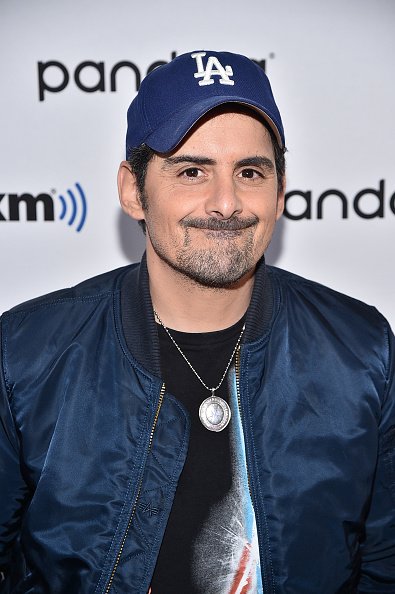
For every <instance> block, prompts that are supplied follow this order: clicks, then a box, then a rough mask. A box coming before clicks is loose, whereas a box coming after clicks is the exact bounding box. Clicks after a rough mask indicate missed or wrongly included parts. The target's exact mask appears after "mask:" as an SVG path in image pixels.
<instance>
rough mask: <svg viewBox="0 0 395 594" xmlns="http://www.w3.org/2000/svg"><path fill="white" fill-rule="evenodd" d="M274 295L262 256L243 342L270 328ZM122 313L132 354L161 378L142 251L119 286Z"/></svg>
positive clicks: (145, 262) (155, 333) (144, 258)
mask: <svg viewBox="0 0 395 594" xmlns="http://www.w3.org/2000/svg"><path fill="white" fill-rule="evenodd" d="M273 309H274V296H273V285H272V281H271V278H270V275H269V274H267V271H266V264H265V260H264V258H262V259H261V260H260V261H259V262H258V265H257V268H256V271H255V278H254V288H253V291H252V295H251V301H250V305H249V307H248V310H247V315H246V329H245V332H244V337H243V343H251V342H255V341H256V340H258V339H261V338H263V336H265V335H266V334H267V332H268V331H269V330H270V326H271V320H272V317H273ZM121 316H122V326H123V332H124V336H125V341H126V344H127V347H128V349H129V351H130V352H131V354H132V355H133V357H134V358H135V359H136V360H137V361H138V362H139V363H140V365H142V366H143V367H145V369H147V370H148V371H150V373H152V374H153V375H155V376H157V377H160V376H161V370H160V351H159V339H158V330H157V324H156V322H155V318H154V313H153V308H152V301H151V295H150V290H149V277H148V270H147V260H146V256H145V254H144V255H143V257H142V259H141V263H140V264H139V265H137V266H133V267H132V268H130V269H129V270H128V272H127V274H126V275H125V276H124V278H123V280H122V285H121Z"/></svg>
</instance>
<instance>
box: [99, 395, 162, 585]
mask: <svg viewBox="0 0 395 594" xmlns="http://www.w3.org/2000/svg"><path fill="white" fill-rule="evenodd" d="M164 395H165V384H162V387H161V390H160V394H159V401H158V406H157V408H156V412H155V417H154V422H153V424H152V428H151V433H150V438H149V442H148V451H147V454H149V453H150V451H151V448H152V441H153V439H154V433H155V427H156V424H157V422H158V417H159V412H160V409H161V406H162V402H163V398H164ZM143 475H144V473H143V474H142V475H141V479H140V482H139V486H138V489H137V495H136V499H135V502H134V504H133V508H132V512H131V514H130V518H129V522H128V525H127V527H126V530H125V534H124V536H123V539H122V542H121V546H120V548H119V551H118V555H117V557H116V559H115V563H114V567H113V568H112V572H111V575H110V579H109V581H108V584H107V587H106V589H105V594H108V593H109V592H110V590H111V586H112V583H113V580H114V576H115V573H116V571H117V568H118V565H119V562H120V560H121V556H122V551H123V548H124V546H125V542H126V539H127V536H128V533H129V529H130V526H131V525H132V521H133V517H134V514H135V512H136V508H137V503H138V500H139V497H140V492H141V487H142V484H143Z"/></svg>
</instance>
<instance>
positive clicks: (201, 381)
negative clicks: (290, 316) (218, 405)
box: [154, 309, 245, 396]
mask: <svg viewBox="0 0 395 594" xmlns="http://www.w3.org/2000/svg"><path fill="white" fill-rule="evenodd" d="M154 315H155V317H156V319H157V320H158V322H159V324H160V325H161V326H162V327H163V328H164V329H165V331H166V332H167V335H168V336H169V338H170V340H171V341H172V343H173V344H174V346H175V347H176V349H177V350H178V352H179V353H180V355H181V356H182V357H183V358H184V359H185V361H186V363H187V364H188V366H189V367H190V369H191V370H192V371H193V373H194V374H195V375H196V377H197V378H198V380H199V381H200V383H201V384H202V385H203V386H204V387H205V388H206V390H208V391H209V392H211V394H212V396H214V392H216V391H217V390H218V389H219V388H220V387H221V385H222V382H223V381H224V379H225V376H226V374H227V373H228V369H229V367H230V365H231V363H232V361H233V357H234V356H235V352H236V351H237V348H238V346H239V344H240V341H241V339H242V336H243V334H244V330H245V324H244V325H243V328H242V329H241V332H240V335H239V338H238V339H237V342H236V344H235V348H234V349H233V351H232V354H231V356H230V359H229V361H228V364H227V366H226V368H225V371H224V373H223V375H222V377H221V379H220V382H219V384H218V386H216V387H215V388H209V387H208V386H207V384H205V383H204V381H203V380H202V378H201V377H200V375H199V374H198V372H197V371H196V369H194V368H193V366H192V364H191V363H190V362H189V361H188V359H187V358H186V356H185V355H184V353H183V352H182V350H181V349H180V347H179V346H178V344H177V343H176V341H175V340H174V338H173V337H172V335H171V334H170V332H169V329H168V328H167V327H166V326H165V325H164V323H163V322H162V320H161V319H160V317H159V316H158V314H157V312H156V311H155V309H154Z"/></svg>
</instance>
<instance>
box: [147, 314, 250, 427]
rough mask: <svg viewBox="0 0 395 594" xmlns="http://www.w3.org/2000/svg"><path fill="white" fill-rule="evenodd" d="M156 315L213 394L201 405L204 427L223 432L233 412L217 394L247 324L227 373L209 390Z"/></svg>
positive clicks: (156, 315) (201, 419)
mask: <svg viewBox="0 0 395 594" xmlns="http://www.w3.org/2000/svg"><path fill="white" fill-rule="evenodd" d="M154 314H155V318H156V319H157V320H158V322H159V324H160V325H161V326H162V327H163V328H164V330H165V331H166V333H167V335H168V336H169V338H170V340H171V341H172V343H173V344H174V346H175V347H176V349H177V350H178V352H179V353H180V355H181V356H182V357H183V358H184V360H185V361H186V363H187V364H188V366H189V367H190V369H191V370H192V371H193V373H194V374H195V375H196V377H197V378H198V380H199V381H200V383H201V384H202V385H203V386H204V387H205V388H206V390H208V391H209V392H211V396H209V397H208V398H206V399H205V400H203V402H202V403H201V405H200V407H199V418H200V421H201V422H202V425H203V426H204V427H205V428H206V429H208V430H209V431H217V432H218V431H222V429H225V427H226V426H227V425H228V423H229V421H230V417H231V411H230V407H229V404H228V403H227V402H226V401H225V400H224V399H223V398H220V397H219V396H216V395H215V392H216V391H217V390H218V389H219V388H220V387H221V385H222V382H223V381H224V379H225V376H226V374H227V373H228V369H229V367H230V365H231V363H232V361H233V357H234V356H235V353H236V351H237V349H238V346H239V344H240V341H241V338H242V336H243V333H244V330H245V324H244V326H243V328H242V329H241V332H240V335H239V338H238V339H237V342H236V344H235V348H234V349H233V351H232V354H231V356H230V359H229V361H228V364H227V366H226V368H225V371H224V373H223V374H222V377H221V379H220V381H219V384H218V386H216V387H215V388H209V387H208V386H207V384H205V383H204V381H203V380H202V378H201V377H200V375H199V374H198V372H197V371H196V369H194V367H193V366H192V364H191V363H190V361H188V359H187V357H186V356H185V354H184V353H183V352H182V350H181V349H180V347H179V346H178V344H177V343H176V341H175V340H174V338H173V337H172V335H171V334H170V332H169V329H168V328H167V327H166V326H165V325H164V323H163V322H162V320H161V319H160V317H159V316H158V314H157V312H156V311H155V309H154Z"/></svg>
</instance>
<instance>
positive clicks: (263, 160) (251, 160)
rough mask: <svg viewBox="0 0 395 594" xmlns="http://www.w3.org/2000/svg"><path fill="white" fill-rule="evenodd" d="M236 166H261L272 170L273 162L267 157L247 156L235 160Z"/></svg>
mask: <svg viewBox="0 0 395 594" xmlns="http://www.w3.org/2000/svg"><path fill="white" fill-rule="evenodd" d="M236 167H262V168H263V169H266V170H268V171H274V170H275V167H274V163H273V161H272V160H271V159H269V158H268V157H261V156H256V157H247V158H246V159H241V160H240V161H237V163H236Z"/></svg>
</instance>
